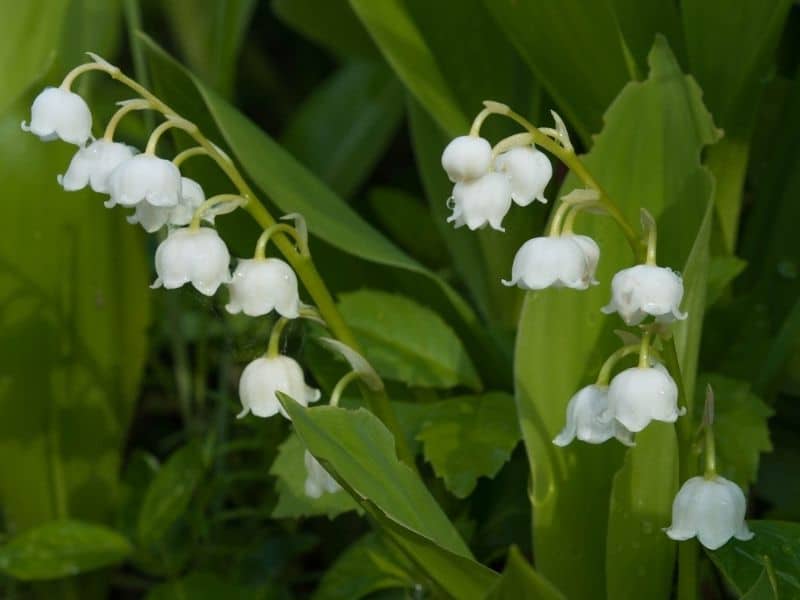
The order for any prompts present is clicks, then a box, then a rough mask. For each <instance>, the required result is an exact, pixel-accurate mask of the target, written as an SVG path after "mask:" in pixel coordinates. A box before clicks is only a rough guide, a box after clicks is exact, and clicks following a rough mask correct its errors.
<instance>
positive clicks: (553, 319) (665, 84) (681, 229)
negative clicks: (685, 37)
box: [515, 38, 717, 598]
mask: <svg viewBox="0 0 800 600" xmlns="http://www.w3.org/2000/svg"><path fill="white" fill-rule="evenodd" d="M649 61H650V68H651V71H650V76H649V78H648V79H647V80H646V81H644V82H642V83H631V84H628V86H626V87H625V89H624V90H623V91H622V93H621V94H620V95H619V97H618V98H617V99H616V100H615V101H614V103H613V104H612V105H611V107H610V108H609V110H608V112H607V113H606V115H605V128H604V129H603V131H602V132H601V133H600V135H599V136H597V138H596V139H595V145H594V147H593V149H592V151H591V152H590V153H589V154H588V155H586V156H585V163H586V165H587V167H588V168H589V170H590V171H591V172H592V173H593V174H594V175H595V176H596V177H597V179H598V180H599V181H600V183H601V184H602V185H603V186H604V188H605V189H606V190H607V191H608V193H609V194H610V196H611V198H612V199H614V200H615V201H616V202H617V203H618V204H619V206H620V209H621V210H622V212H623V214H624V215H626V217H627V219H628V221H629V222H632V223H637V222H638V220H639V209H640V207H641V206H644V207H645V208H647V209H648V210H649V211H650V212H651V213H652V214H653V215H655V217H656V219H657V220H658V226H659V241H660V247H659V264H662V265H666V266H671V267H672V268H673V269H676V270H678V271H684V270H685V269H686V268H687V265H688V266H691V267H692V270H693V271H694V272H695V274H693V275H692V277H691V279H692V281H699V282H700V284H699V285H698V284H694V283H693V284H692V286H693V287H694V288H695V289H693V287H690V286H689V285H688V283H687V286H686V290H687V293H686V299H687V305H689V304H690V305H691V307H690V308H689V311H690V315H691V316H690V318H689V319H688V320H687V321H685V322H683V323H685V324H686V325H683V327H688V326H689V325H691V327H692V330H691V331H688V330H684V331H680V330H678V332H676V336H677V337H678V348H679V353H680V355H681V358H682V360H683V362H682V365H683V366H684V371H687V372H688V375H687V377H689V378H690V379H691V376H692V374H691V371H692V369H693V368H694V365H693V364H692V363H693V361H694V360H695V359H694V358H693V356H694V357H696V350H697V348H696V344H697V336H698V335H699V325H700V323H701V322H702V318H701V317H702V309H703V304H702V301H703V299H704V297H705V287H704V285H703V282H704V279H703V273H702V269H700V268H699V267H702V265H703V260H701V259H703V257H704V256H706V257H707V245H705V244H703V243H702V242H703V236H707V231H708V225H709V223H710V219H709V210H708V206H709V198H710V194H711V186H712V184H711V178H710V176H709V174H708V172H707V171H705V170H704V169H703V168H702V167H701V165H700V161H699V155H700V151H701V149H702V148H703V146H704V145H706V144H709V143H712V142H713V141H714V140H715V139H716V136H717V132H716V130H715V129H714V127H713V123H712V121H711V118H710V115H709V114H708V112H707V111H706V110H705V109H704V107H703V105H702V101H701V92H700V90H699V88H697V86H696V84H695V83H694V82H693V81H692V80H691V79H690V78H687V77H685V76H684V75H683V74H682V73H681V72H680V70H679V68H678V66H677V64H676V62H675V59H674V57H673V56H672V54H671V52H670V50H669V48H668V47H667V45H666V43H665V42H664V40H663V38H659V40H658V41H657V42H656V44H655V46H654V48H653V51H652V52H651V54H650V59H649ZM665 156H669V157H670V160H669V162H668V168H667V167H665V163H664V157H665ZM633 164H635V165H636V172H635V174H633V175H632V174H631V170H630V165H633ZM576 187H578V181H577V179H576V178H575V177H574V176H570V177H568V179H567V180H566V182H565V184H564V186H563V188H562V190H561V194H562V195H563V194H564V193H566V192H569V191H571V190H573V189H575V188H576ZM701 225H702V227H701ZM577 231H579V232H580V233H585V234H586V235H590V236H592V237H593V238H594V239H595V240H596V241H597V242H598V244H599V245H600V248H601V249H602V255H601V258H600V265H599V269H598V273H597V278H598V280H600V282H601V284H600V285H599V286H596V287H594V288H592V289H589V290H586V291H584V292H575V291H573V290H545V291H543V292H540V293H530V294H528V295H527V297H526V300H525V305H524V306H523V311H522V316H521V319H520V325H519V333H518V337H517V351H516V356H515V369H516V395H517V410H518V412H519V416H520V425H521V429H522V434H523V439H524V440H525V443H526V447H527V451H528V458H529V461H530V463H531V469H532V480H533V489H532V502H533V504H534V506H535V509H536V513H537V515H538V516H537V517H536V518H535V519H534V538H533V539H534V556H536V562H537V567H538V569H539V570H540V571H541V572H542V573H543V574H544V575H545V576H546V577H547V578H548V579H550V580H551V581H553V583H554V584H555V585H557V586H558V587H559V588H560V589H561V590H562V591H563V592H564V593H565V595H567V597H569V598H597V593H598V592H597V590H598V589H602V588H605V587H606V585H608V589H609V590H611V589H615V586H616V584H615V583H612V580H613V581H616V580H617V577H625V578H633V579H638V580H639V581H640V582H641V584H642V585H643V586H645V587H646V588H651V587H658V589H659V595H662V594H665V593H667V592H668V584H669V582H664V581H662V580H656V579H650V580H647V581H646V579H647V577H649V575H648V574H649V573H650V572H651V570H655V572H657V573H660V574H663V573H666V572H667V571H668V570H669V569H671V563H670V565H667V564H658V558H657V557H659V556H660V557H662V558H663V557H664V556H665V555H664V554H662V551H661V550H660V549H657V548H656V545H658V544H659V542H658V541H656V540H655V534H653V544H654V551H655V554H656V555H655V556H643V555H642V554H638V555H634V554H632V553H631V552H625V553H620V554H616V555H615V557H614V558H615V560H614V561H612V562H609V563H608V564H607V565H606V568H607V569H608V573H609V575H608V576H609V578H610V580H609V581H608V582H606V575H605V569H604V563H605V561H604V559H603V557H604V555H605V551H606V537H607V531H606V522H607V519H608V512H607V508H608V507H607V505H605V504H604V503H603V502H597V503H590V504H587V503H586V498H606V497H608V495H609V494H610V492H611V476H612V474H613V473H614V471H615V470H616V469H617V468H618V467H619V466H620V458H621V453H620V447H619V445H617V444H614V443H609V444H606V445H604V446H602V447H597V446H588V445H585V444H580V443H577V442H576V443H575V444H573V445H571V446H570V447H568V448H566V449H563V450H562V449H558V448H556V447H554V446H553V445H552V443H551V441H550V440H552V439H553V438H554V437H555V436H556V434H557V433H558V432H559V431H560V430H561V428H562V427H563V425H564V419H565V411H566V405H567V402H568V401H569V399H570V397H571V396H572V395H573V394H574V393H575V392H576V391H577V390H578V389H579V388H580V387H581V386H582V385H585V384H586V383H588V382H589V381H591V380H593V379H594V378H595V377H596V375H597V371H598V369H599V368H600V365H601V363H602V361H603V360H605V358H606V357H607V356H608V354H609V353H610V352H611V351H613V349H614V348H616V347H618V345H619V342H618V340H617V339H616V338H615V336H614V335H613V330H614V329H617V328H619V320H618V319H617V318H603V317H602V316H601V315H600V307H602V306H603V305H604V304H605V303H606V302H607V301H608V297H609V282H610V280H611V277H612V275H613V274H614V273H615V272H616V271H618V270H619V269H621V268H624V267H627V266H630V264H631V260H632V254H631V251H630V249H629V248H628V246H627V245H626V244H625V242H624V238H623V237H622V235H621V234H620V233H619V232H618V231H617V230H616V228H615V226H614V225H613V223H612V222H611V221H610V219H598V218H591V219H590V218H589V217H582V218H581V219H579V221H578V224H577ZM701 232H705V233H703V236H699V237H698V234H699V233H701ZM696 240H697V241H698V243H697V244H696V243H695V242H696ZM705 241H706V244H707V237H705ZM690 249H693V250H692V252H693V253H694V254H695V256H696V258H693V259H692V261H691V262H688V255H689V254H690V252H689V250H690ZM690 274H691V273H689V274H687V278H688V275H690ZM698 302H700V304H699V306H697V303H698ZM685 308H686V307H685ZM647 448H648V451H647V452H645V451H644V450H641V451H640V454H641V456H639V457H637V460H636V463H639V461H641V462H642V463H643V464H646V463H647V461H648V460H651V461H653V462H658V463H659V464H663V461H664V460H665V458H664V457H663V456H660V455H656V454H658V453H659V452H660V451H661V449H660V448H656V447H654V446H651V445H649V444H648V445H647ZM667 450H668V448H667ZM646 454H650V458H649V459H648V457H647V456H646ZM673 460H677V457H675V456H673ZM648 476H649V477H652V476H653V474H648ZM661 476H662V477H663V478H664V480H669V481H672V478H673V471H672V469H667V470H666V471H664V472H662V473H661ZM634 485H638V484H636V483H634ZM667 488H668V485H666V484H659V485H658V489H659V490H662V492H663V490H665V489H667ZM617 493H622V490H618V491H617ZM662 500H663V499H661V500H659V505H663V502H662ZM613 535H617V534H613ZM664 543H665V544H666V543H667V541H664ZM564 544H569V545H570V547H573V548H575V551H574V552H568V553H567V552H564V551H563V548H564ZM629 550H630V549H629ZM634 560H636V561H639V563H641V561H645V562H647V564H648V569H647V572H646V573H644V572H641V571H639V570H637V569H636V568H635V567H632V566H631V565H630V561H634ZM575 573H582V576H581V577H575ZM648 581H649V583H648ZM631 585H633V584H631ZM654 597H656V596H654Z"/></svg>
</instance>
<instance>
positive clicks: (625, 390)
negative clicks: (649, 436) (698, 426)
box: [604, 366, 685, 433]
mask: <svg viewBox="0 0 800 600" xmlns="http://www.w3.org/2000/svg"><path fill="white" fill-rule="evenodd" d="M684 412H685V411H684V410H679V409H678V386H677V385H676V384H675V381H674V380H673V379H672V377H671V376H670V375H669V373H668V372H667V370H666V369H664V368H659V367H657V366H656V367H632V368H630V369H625V370H624V371H622V372H621V373H619V374H617V375H616V376H615V377H614V378H613V379H612V380H611V385H610V386H609V388H608V411H606V415H605V417H604V418H606V419H609V420H610V419H612V418H613V419H616V420H617V421H619V422H620V423H622V425H623V426H625V428H626V429H628V430H629V431H632V432H634V433H637V432H639V431H641V430H642V429H644V428H645V427H647V425H648V423H650V421H663V422H665V423H674V422H675V421H677V420H678V417H679V416H681V415H682V414H683V413H684Z"/></svg>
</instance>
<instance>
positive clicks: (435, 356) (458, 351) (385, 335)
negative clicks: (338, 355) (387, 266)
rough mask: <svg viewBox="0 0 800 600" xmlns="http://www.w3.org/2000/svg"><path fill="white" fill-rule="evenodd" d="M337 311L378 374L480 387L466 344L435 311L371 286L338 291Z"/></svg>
mask: <svg viewBox="0 0 800 600" xmlns="http://www.w3.org/2000/svg"><path fill="white" fill-rule="evenodd" d="M339 310H340V311H341V313H342V316H343V317H344V319H345V321H347V323H348V324H349V325H350V327H352V329H353V331H354V332H355V334H356V337H357V338H358V339H359V340H360V341H361V342H362V344H363V346H364V348H365V351H364V352H365V355H366V358H367V360H369V362H370V363H372V366H374V367H375V368H376V369H377V370H378V372H379V373H380V374H381V376H383V377H386V378H387V379H394V380H397V381H402V382H404V383H406V384H408V385H412V386H414V385H416V386H423V387H424V386H428V387H436V388H451V387H455V386H457V385H466V386H468V387H470V388H472V389H480V387H481V382H480V379H479V378H478V374H477V372H476V371H475V367H474V365H473V364H472V361H471V360H470V358H469V355H468V354H467V351H466V349H465V348H464V345H463V344H462V343H461V341H460V340H459V339H458V337H456V334H455V333H453V330H452V329H450V327H449V326H448V325H447V323H445V322H444V321H443V320H442V318H441V317H440V316H439V315H438V314H436V313H435V312H434V311H432V310H430V309H429V308H426V307H424V306H421V305H419V304H417V303H416V302H414V301H412V300H409V299H408V298H404V297H403V296H398V295H395V294H387V293H386V292H379V291H375V290H361V291H358V292H352V293H348V294H342V295H341V299H340V301H339Z"/></svg>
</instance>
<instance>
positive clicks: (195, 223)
mask: <svg viewBox="0 0 800 600" xmlns="http://www.w3.org/2000/svg"><path fill="white" fill-rule="evenodd" d="M223 202H237V203H238V205H239V206H245V205H246V204H247V199H246V198H242V197H241V196H240V195H239V194H217V195H216V196H212V197H211V198H209V199H208V200H206V201H205V202H203V203H202V204H201V205H200V206H198V207H197V210H195V211H194V214H193V215H192V222H191V223H190V224H189V227H191V228H192V229H198V228H199V227H200V219H202V218H203V215H204V214H205V213H206V211H208V210H209V209H211V208H213V207H215V206H217V205H218V204H222V203H223Z"/></svg>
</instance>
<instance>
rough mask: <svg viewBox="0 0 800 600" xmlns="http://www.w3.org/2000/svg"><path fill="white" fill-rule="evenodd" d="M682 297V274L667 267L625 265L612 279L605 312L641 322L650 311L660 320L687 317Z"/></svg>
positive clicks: (629, 321) (629, 320)
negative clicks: (683, 308) (682, 307)
mask: <svg viewBox="0 0 800 600" xmlns="http://www.w3.org/2000/svg"><path fill="white" fill-rule="evenodd" d="M682 299H683V281H682V280H681V277H680V276H679V275H678V274H677V273H675V272H674V271H672V270H671V269H669V268H667V267H657V266H655V265H636V266H634V267H631V268H629V269H623V270H622V271H620V272H618V273H617V274H616V275H614V279H612V281H611V301H610V302H609V303H608V305H607V306H605V307H604V308H603V312H604V313H606V314H611V313H614V312H618V313H619V315H620V316H621V317H622V319H623V321H625V323H627V324H628V325H638V324H639V323H641V322H642V321H643V320H644V319H645V318H646V317H647V315H652V316H654V317H655V318H656V320H657V321H661V322H665V323H668V322H671V321H675V320H680V319H685V318H686V313H682V312H681V311H680V304H681V300H682Z"/></svg>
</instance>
